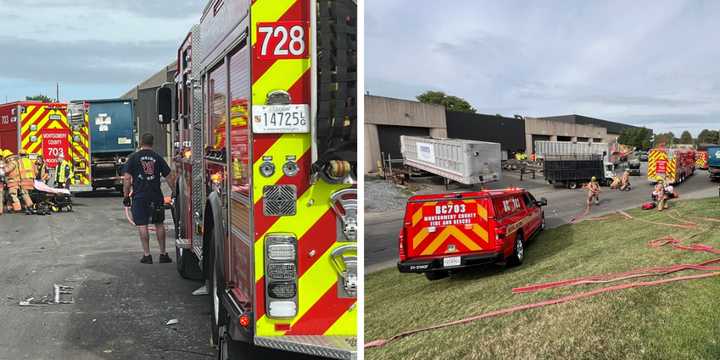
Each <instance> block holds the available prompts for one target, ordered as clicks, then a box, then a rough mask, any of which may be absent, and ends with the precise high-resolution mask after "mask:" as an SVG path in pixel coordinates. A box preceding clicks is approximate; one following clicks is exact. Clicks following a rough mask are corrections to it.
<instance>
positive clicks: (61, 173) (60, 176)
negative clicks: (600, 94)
mask: <svg viewBox="0 0 720 360" xmlns="http://www.w3.org/2000/svg"><path fill="white" fill-rule="evenodd" d="M72 178H73V166H72V163H70V162H69V161H67V160H65V156H64V155H63V154H60V155H58V166H57V169H56V170H55V187H58V188H63V189H69V188H70V183H71V182H72Z"/></svg>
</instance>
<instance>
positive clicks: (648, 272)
mask: <svg viewBox="0 0 720 360" xmlns="http://www.w3.org/2000/svg"><path fill="white" fill-rule="evenodd" d="M619 213H620V214H621V215H623V216H625V217H626V218H628V219H635V218H633V217H632V216H630V215H629V214H627V213H625V212H624V211H620V212H619ZM635 220H642V221H644V222H648V223H652V224H655V225H662V226H670V227H683V228H685V229H692V228H695V227H697V224H695V223H692V225H690V223H689V222H686V224H687V225H678V224H667V223H659V222H654V221H650V220H645V219H635ZM716 220H718V221H720V219H716ZM665 245H670V246H671V247H672V248H673V249H676V250H683V251H696V252H709V253H712V254H720V249H716V248H713V247H711V246H708V245H703V244H692V245H682V244H681V240H679V239H676V238H674V237H672V236H666V237H663V238H660V239H655V240H651V241H649V242H648V246H649V247H650V248H659V247H662V246H665ZM716 263H720V258H717V259H712V260H708V261H704V262H701V263H698V264H679V265H670V266H662V267H654V268H645V269H635V270H631V271H627V272H622V273H614V274H609V275H594V276H587V277H581V278H575V279H568V280H561V281H556V282H550V283H544V284H534V285H529V286H526V287H521V288H515V289H513V293H525V292H534V291H539V290H544V289H550V288H556V287H561V286H571V285H580V284H594V283H607V282H614V281H621V280H627V279H633V278H638V277H647V276H661V275H669V274H672V273H676V272H679V271H684V270H698V271H708V272H707V273H704V274H697V275H685V276H677V277H673V278H669V279H661V280H654V281H639V282H634V283H627V284H619V285H613V286H608V287H603V288H600V289H595V290H590V291H585V292H581V293H578V294H572V295H568V296H563V297H559V298H555V299H549V300H545V301H540V302H536V303H531V304H525V305H518V306H513V307H509V308H505V309H499V310H494V311H490V312H486V313H482V314H479V315H475V316H471V317H467V318H464V319H460V320H455V321H450V322H446V323H442V324H438V325H433V326H428V327H425V328H420V329H415V330H410V331H406V332H402V333H399V334H397V335H394V336H392V337H390V338H387V339H377V340H373V341H370V342H368V343H366V344H365V348H366V349H372V348H379V347H383V346H385V345H386V344H388V343H389V342H392V341H396V340H399V339H402V338H405V337H408V336H412V335H415V334H418V333H422V332H426V331H431V330H437V329H442V328H447V327H450V326H455V325H461V324H467V323H470V322H474V321H478V320H482V319H487V318H492V317H497V316H502V315H509V314H512V313H515V312H518V311H524V310H529V309H535V308H540V307H544V306H549V305H557V304H562V303H566V302H570V301H575V300H579V299H584V298H588V297H592V296H595V295H599V294H603V293H609V292H614V291H619V290H625V289H632V288H639V287H648V286H657V285H663V284H668V283H673V282H678V281H686V280H697V279H704V278H709V277H713V276H720V266H709V265H711V264H716Z"/></svg>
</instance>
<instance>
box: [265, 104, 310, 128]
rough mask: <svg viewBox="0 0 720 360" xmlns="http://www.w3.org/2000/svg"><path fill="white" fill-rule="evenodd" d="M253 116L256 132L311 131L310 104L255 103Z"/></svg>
mask: <svg viewBox="0 0 720 360" xmlns="http://www.w3.org/2000/svg"><path fill="white" fill-rule="evenodd" d="M252 117H253V122H252V129H253V132H254V133H256V134H286V133H309V132H310V106H309V105H254V106H253V107H252Z"/></svg>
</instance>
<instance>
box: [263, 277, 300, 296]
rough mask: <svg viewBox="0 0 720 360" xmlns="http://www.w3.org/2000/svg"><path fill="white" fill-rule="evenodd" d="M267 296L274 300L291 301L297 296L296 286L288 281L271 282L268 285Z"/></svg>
mask: <svg viewBox="0 0 720 360" xmlns="http://www.w3.org/2000/svg"><path fill="white" fill-rule="evenodd" d="M268 294H269V295H270V296H271V297H274V298H276V299H283V300H284V299H292V298H294V297H295V296H296V295H297V286H295V283H294V282H290V281H279V282H272V281H271V282H270V284H269V285H268Z"/></svg>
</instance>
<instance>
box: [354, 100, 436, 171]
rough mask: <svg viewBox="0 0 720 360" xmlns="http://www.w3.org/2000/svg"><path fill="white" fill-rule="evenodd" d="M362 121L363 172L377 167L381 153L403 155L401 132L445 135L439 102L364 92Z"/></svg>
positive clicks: (393, 155) (406, 133)
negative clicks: (363, 138)
mask: <svg viewBox="0 0 720 360" xmlns="http://www.w3.org/2000/svg"><path fill="white" fill-rule="evenodd" d="M364 123H365V171H366V172H373V171H375V169H377V164H378V161H380V159H381V154H386V155H385V156H387V154H389V155H390V156H391V157H392V158H395V159H397V158H401V157H402V155H401V154H400V135H413V136H432V137H439V138H444V137H448V134H447V123H446V121H445V107H444V106H441V105H431V104H423V103H420V102H417V101H409V100H400V99H392V98H387V97H380V96H370V95H367V96H365V122H364Z"/></svg>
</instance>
